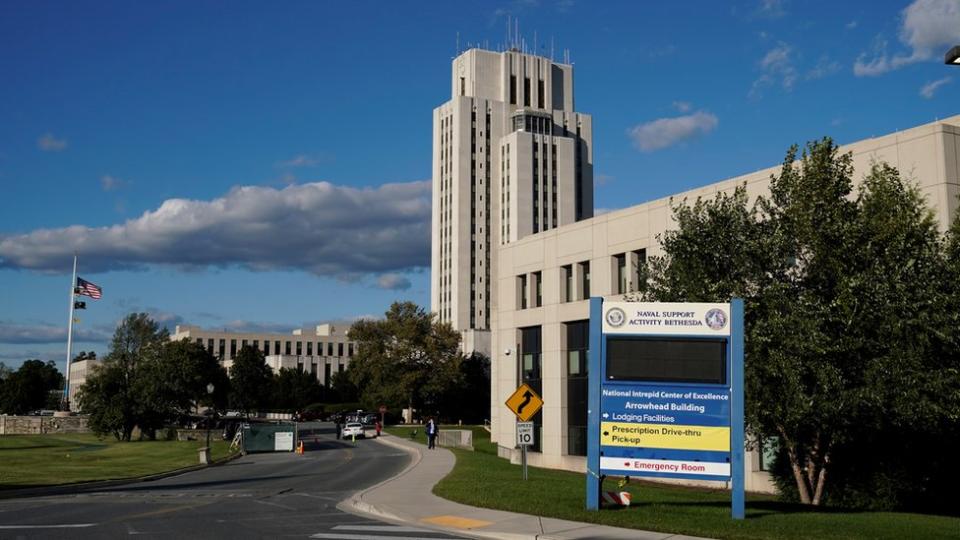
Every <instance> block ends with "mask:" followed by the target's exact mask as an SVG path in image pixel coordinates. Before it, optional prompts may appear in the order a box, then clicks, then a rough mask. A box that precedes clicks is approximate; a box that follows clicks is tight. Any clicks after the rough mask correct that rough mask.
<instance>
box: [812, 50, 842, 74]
mask: <svg viewBox="0 0 960 540" xmlns="http://www.w3.org/2000/svg"><path fill="white" fill-rule="evenodd" d="M838 71H840V62H837V61H836V60H831V59H830V57H829V56H827V55H824V56H821V57H820V60H818V61H817V65H815V66H813V68H811V69H810V70H809V71H807V76H806V78H807V80H816V79H822V78H824V77H826V76H828V75H832V74H834V73H836V72H838Z"/></svg>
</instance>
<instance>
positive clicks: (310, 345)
mask: <svg viewBox="0 0 960 540" xmlns="http://www.w3.org/2000/svg"><path fill="white" fill-rule="evenodd" d="M307 356H313V342H312V341H308V342H307Z"/></svg>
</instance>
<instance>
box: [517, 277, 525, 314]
mask: <svg viewBox="0 0 960 540" xmlns="http://www.w3.org/2000/svg"><path fill="white" fill-rule="evenodd" d="M517 294H519V295H520V298H519V302H518V303H519V305H520V309H527V276H526V274H524V275H522V276H517Z"/></svg>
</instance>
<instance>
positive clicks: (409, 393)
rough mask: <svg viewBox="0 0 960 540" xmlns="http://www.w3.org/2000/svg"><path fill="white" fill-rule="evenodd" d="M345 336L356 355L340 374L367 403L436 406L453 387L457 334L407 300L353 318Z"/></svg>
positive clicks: (456, 370) (457, 367)
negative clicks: (370, 316)
mask: <svg viewBox="0 0 960 540" xmlns="http://www.w3.org/2000/svg"><path fill="white" fill-rule="evenodd" d="M349 336H350V339H352V340H353V341H355V342H356V343H357V354H356V355H355V356H354V358H353V360H352V361H351V363H350V367H349V369H348V370H347V372H346V373H347V376H348V377H350V380H351V381H352V382H353V384H354V385H355V386H356V387H357V388H358V389H359V391H360V398H361V402H362V403H363V404H364V405H365V406H367V407H370V408H372V407H376V406H378V405H381V404H384V405H387V406H392V407H397V408H400V407H408V408H411V409H413V408H417V409H420V410H436V409H437V408H438V407H439V405H440V404H441V401H442V396H443V394H444V393H445V392H446V391H448V390H449V389H450V388H453V387H454V383H455V381H456V380H457V377H458V374H459V371H460V362H461V361H462V357H461V355H460V353H459V351H458V348H459V345H460V334H459V333H457V332H456V331H455V330H453V328H451V327H450V325H449V324H447V323H439V322H437V321H435V320H434V315H433V314H430V313H428V312H426V311H424V309H423V308H421V307H419V306H417V305H416V304H414V303H413V302H394V303H393V304H392V305H391V306H390V309H389V310H388V311H387V312H386V317H385V318H384V319H383V320H360V321H357V322H355V323H354V324H353V326H351V327H350V332H349Z"/></svg>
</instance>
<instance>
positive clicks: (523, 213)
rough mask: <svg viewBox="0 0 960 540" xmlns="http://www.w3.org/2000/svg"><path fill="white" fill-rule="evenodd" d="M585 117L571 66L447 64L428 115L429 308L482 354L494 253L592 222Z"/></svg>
mask: <svg viewBox="0 0 960 540" xmlns="http://www.w3.org/2000/svg"><path fill="white" fill-rule="evenodd" d="M592 144H593V137H592V128H591V119H590V116H588V115H585V114H581V113H577V112H575V111H574V100H573V67H572V66H570V65H567V64H558V63H555V62H552V61H550V60H549V59H547V58H544V57H541V56H535V55H530V54H524V53H522V52H520V51H517V50H509V51H504V52H492V51H485V50H481V49H471V50H469V51H467V52H465V53H463V54H461V55H460V56H458V57H457V58H455V59H454V60H453V69H452V76H451V99H450V101H448V102H446V103H444V104H443V105H441V106H440V107H437V108H436V109H435V110H434V112H433V224H432V236H433V238H432V272H431V299H430V303H431V309H432V311H433V312H434V313H437V315H438V317H439V320H440V321H441V322H449V323H451V324H452V325H453V326H454V328H456V329H458V330H461V331H462V333H463V338H464V342H463V347H464V350H465V351H466V352H472V351H478V352H482V353H484V354H489V353H490V349H489V330H490V319H491V310H492V299H493V294H494V292H493V285H494V282H493V281H492V279H491V277H492V274H491V270H492V269H493V267H494V266H495V264H496V247H497V246H500V245H506V244H509V243H511V242H516V241H518V240H520V239H522V238H524V237H526V236H529V235H531V234H536V233H538V232H541V231H547V230H551V229H555V228H557V227H559V226H562V225H566V224H569V223H574V222H576V221H579V220H581V219H586V218H589V217H591V216H592V215H593V150H592Z"/></svg>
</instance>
